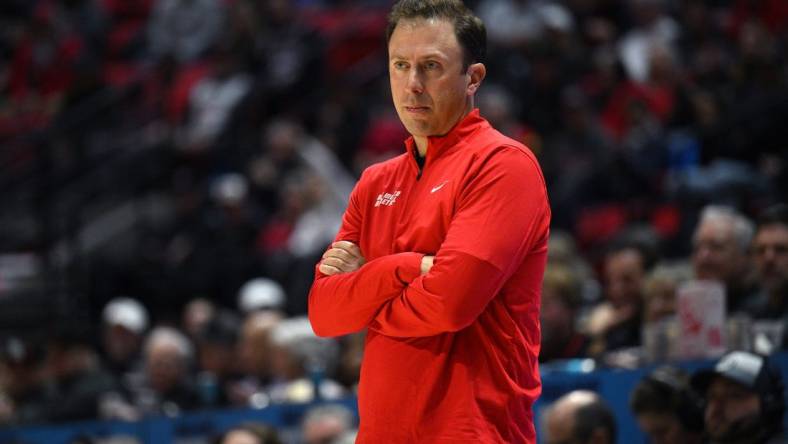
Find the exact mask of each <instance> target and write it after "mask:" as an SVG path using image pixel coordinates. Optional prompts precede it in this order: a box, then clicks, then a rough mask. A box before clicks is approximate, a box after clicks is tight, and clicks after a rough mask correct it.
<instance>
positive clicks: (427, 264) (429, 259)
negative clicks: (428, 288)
mask: <svg viewBox="0 0 788 444" xmlns="http://www.w3.org/2000/svg"><path fill="white" fill-rule="evenodd" d="M434 263H435V256H424V257H423V258H421V274H427V272H429V271H430V268H432V265H433V264H434Z"/></svg>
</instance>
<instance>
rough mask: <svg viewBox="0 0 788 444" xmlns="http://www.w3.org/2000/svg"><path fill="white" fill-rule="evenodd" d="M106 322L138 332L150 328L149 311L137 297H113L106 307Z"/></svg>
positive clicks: (104, 316)
mask: <svg viewBox="0 0 788 444" xmlns="http://www.w3.org/2000/svg"><path fill="white" fill-rule="evenodd" d="M103 319H104V323H106V324H107V325H119V326H121V327H124V328H126V329H128V330H130V331H132V332H134V333H136V334H141V333H143V332H144V331H145V330H146V329H147V328H148V311H147V310H146V309H145V307H144V306H143V305H142V304H141V303H139V302H138V301H137V300H135V299H131V298H126V297H120V298H115V299H112V300H111V301H109V302H108V303H107V305H106V306H105V307H104V313H103Z"/></svg>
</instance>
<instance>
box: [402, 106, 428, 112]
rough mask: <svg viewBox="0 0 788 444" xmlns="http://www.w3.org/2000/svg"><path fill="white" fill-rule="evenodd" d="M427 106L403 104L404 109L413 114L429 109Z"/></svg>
mask: <svg viewBox="0 0 788 444" xmlns="http://www.w3.org/2000/svg"><path fill="white" fill-rule="evenodd" d="M429 109H430V108H429V107H427V106H405V111H407V112H409V113H414V114H424V113H426V112H427V111H429Z"/></svg>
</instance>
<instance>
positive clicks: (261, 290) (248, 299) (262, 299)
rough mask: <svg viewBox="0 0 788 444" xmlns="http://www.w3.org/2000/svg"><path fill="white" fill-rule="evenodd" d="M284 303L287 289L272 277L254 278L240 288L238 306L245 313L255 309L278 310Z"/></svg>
mask: <svg viewBox="0 0 788 444" xmlns="http://www.w3.org/2000/svg"><path fill="white" fill-rule="evenodd" d="M284 303H285V291H284V289H283V288H282V286H281V285H279V283H277V282H276V281H274V280H272V279H268V278H262V277H261V278H254V279H252V280H250V281H248V282H246V283H245V284H243V285H242V286H241V289H240V290H238V308H239V309H240V310H241V311H242V312H244V313H249V312H252V311H254V310H270V309H274V310H278V309H280V308H282V306H283V305H284Z"/></svg>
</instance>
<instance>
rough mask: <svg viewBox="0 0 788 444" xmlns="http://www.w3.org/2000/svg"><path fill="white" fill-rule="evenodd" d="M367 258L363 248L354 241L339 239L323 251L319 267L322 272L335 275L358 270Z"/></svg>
mask: <svg viewBox="0 0 788 444" xmlns="http://www.w3.org/2000/svg"><path fill="white" fill-rule="evenodd" d="M364 262H365V259H364V256H362V255H361V249H360V248H359V247H358V246H357V245H356V244H354V243H352V242H348V241H338V242H334V243H333V244H331V248H329V249H328V250H326V252H325V253H323V260H322V261H321V262H320V267H319V268H318V269H319V270H320V272H321V273H323V274H326V275H329V276H331V275H334V274H339V273H349V272H351V271H356V270H358V269H359V268H361V266H362V265H364Z"/></svg>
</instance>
